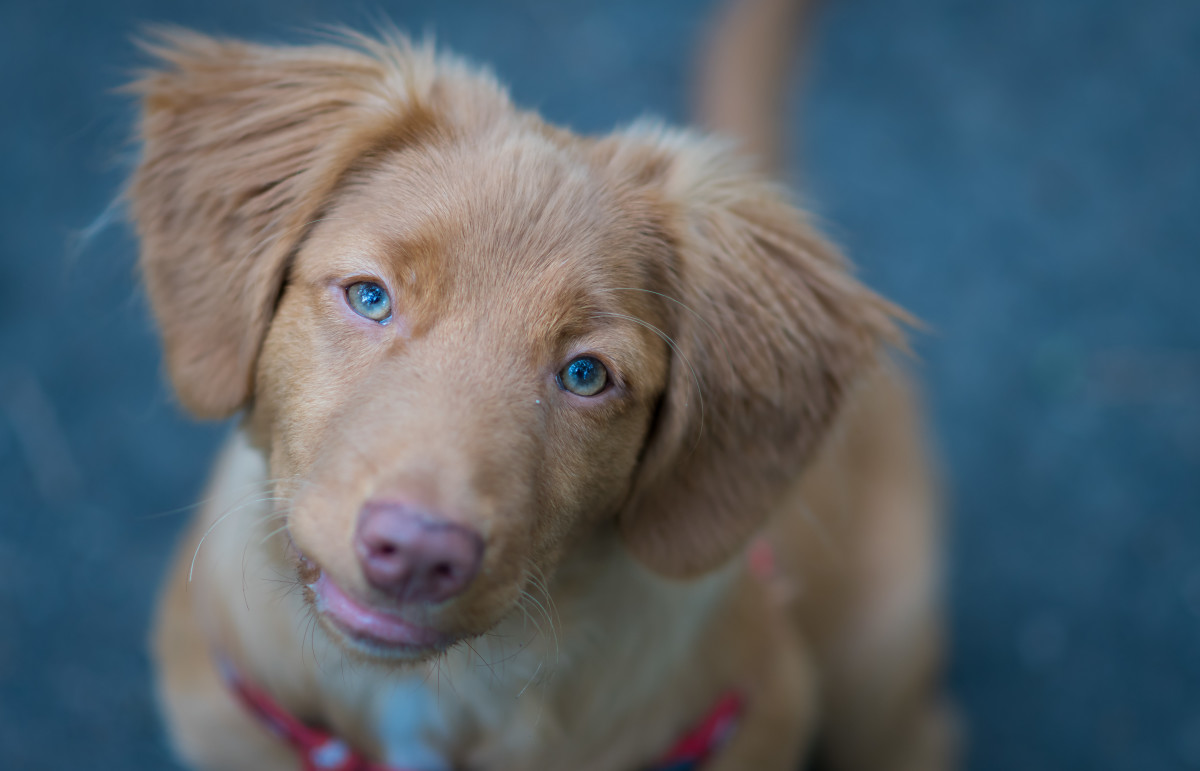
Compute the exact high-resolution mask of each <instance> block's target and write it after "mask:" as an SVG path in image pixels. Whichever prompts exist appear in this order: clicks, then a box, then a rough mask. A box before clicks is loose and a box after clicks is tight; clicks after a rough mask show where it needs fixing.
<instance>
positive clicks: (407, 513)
mask: <svg viewBox="0 0 1200 771" xmlns="http://www.w3.org/2000/svg"><path fill="white" fill-rule="evenodd" d="M354 549H355V551H356V552H357V553H358V561H359V563H360V564H361V565H362V570H363V575H365V576H366V578H367V581H368V582H370V584H371V586H374V587H375V588H376V589H379V590H380V591H383V592H387V593H388V594H390V595H392V596H393V597H395V598H396V599H399V600H402V601H404V602H441V601H442V600H448V599H450V598H451V597H453V596H455V595H457V594H459V593H461V592H462V590H463V589H465V588H466V587H467V584H469V583H470V582H471V579H472V578H474V577H475V573H477V572H478V571H479V561H480V558H481V557H482V555H483V539H482V538H481V537H480V536H479V533H477V532H475V531H474V530H472V529H470V528H468V527H465V526H463V525H459V524H457V523H454V522H451V521H449V520H447V519H444V518H442V517H439V516H437V515H436V514H431V513H430V512H428V511H425V510H422V509H420V508H416V507H412V506H408V505H405V504H402V503H394V502H391V501H368V502H367V503H365V504H364V505H363V507H362V511H360V512H359V514H358V530H357V532H356V533H355V537H354Z"/></svg>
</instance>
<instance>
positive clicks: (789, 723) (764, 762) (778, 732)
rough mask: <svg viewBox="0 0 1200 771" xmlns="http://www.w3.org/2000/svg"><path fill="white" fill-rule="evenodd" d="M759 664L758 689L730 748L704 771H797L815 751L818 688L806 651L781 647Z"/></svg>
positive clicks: (750, 696)
mask: <svg viewBox="0 0 1200 771" xmlns="http://www.w3.org/2000/svg"><path fill="white" fill-rule="evenodd" d="M768 661H769V663H767V664H760V667H761V670H760V671H759V672H757V673H756V675H757V676H756V678H755V681H754V682H755V685H754V687H753V688H752V690H750V691H749V692H748V693H747V694H746V696H747V701H746V707H745V711H744V712H743V714H742V717H741V719H740V721H739V722H738V725H737V728H736V730H735V731H734V733H733V734H732V736H731V737H730V738H729V741H728V743H727V744H726V745H725V746H724V747H723V748H722V749H721V750H720V752H718V753H717V754H716V755H715V756H713V758H712V760H711V761H710V762H709V764H708V765H706V766H705V767H704V768H705V771H746V770H747V769H754V770H755V771H796V769H798V768H800V767H801V765H800V764H801V762H802V759H803V758H804V757H805V755H806V754H807V753H808V751H809V750H810V749H811V745H812V742H813V738H814V736H815V735H816V724H817V683H816V676H815V670H814V668H813V666H812V663H811V661H810V660H809V657H808V654H807V652H806V651H805V650H804V648H803V647H801V646H799V645H791V646H789V645H786V644H780V645H779V646H778V651H777V655H774V656H771V657H770V658H769V659H768Z"/></svg>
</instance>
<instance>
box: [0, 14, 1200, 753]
mask: <svg viewBox="0 0 1200 771" xmlns="http://www.w3.org/2000/svg"><path fill="white" fill-rule="evenodd" d="M711 10H712V6H711V4H710V3H706V2H695V1H694V0H669V1H660V2H654V3H646V2H634V1H633V0H610V1H609V2H606V3H603V4H601V3H596V4H576V3H568V2H557V1H554V0H522V1H520V2H508V3H500V2H484V1H483V0H476V1H475V2H458V3H451V2H441V3H435V2H432V0H430V1H429V2H390V3H388V2H382V3H378V4H375V3H372V4H364V3H345V4H343V3H337V2H332V1H330V2H317V1H316V0H288V1H287V2H284V1H283V0H261V1H257V0H256V1H252V2H247V1H246V0H236V1H235V0H210V2H207V3H204V4H199V3H195V4H185V3H167V2H151V1H150V0H108V1H107V2H103V3H97V2H83V1H82V0H41V1H40V2H36V3H34V2H27V3H16V2H12V0H9V1H8V2H7V3H5V5H4V6H3V7H2V8H0V72H2V73H3V77H2V78H0V104H2V105H3V113H2V117H0V768H4V769H84V768H86V769H93V770H102V769H133V768H138V769H141V768H172V767H173V766H172V761H171V759H170V757H169V754H168V752H167V750H166V749H165V747H164V744H163V741H162V736H161V732H160V729H159V726H158V723H157V718H156V713H155V709H154V706H153V703H152V699H151V695H150V689H149V682H148V664H147V657H146V652H145V644H144V637H145V633H144V630H145V629H146V626H147V623H148V615H149V609H150V604H151V599H152V596H153V594H154V592H155V587H156V584H157V581H158V579H159V576H160V574H161V573H162V571H163V569H164V567H165V564H166V560H167V556H168V552H169V549H170V548H171V545H172V543H173V541H174V539H175V537H176V535H177V533H178V532H179V530H180V528H181V526H182V524H183V521H184V515H182V514H180V513H177V512H176V510H178V509H179V508H180V507H183V506H186V505H187V504H189V503H191V502H193V501H194V500H195V499H196V498H197V496H198V495H199V493H200V490H201V485H202V483H203V479H204V475H205V473H206V471H207V467H208V464H209V459H210V456H211V455H212V453H213V451H214V448H215V447H216V445H217V443H218V442H219V441H220V439H221V437H222V436H223V435H224V433H225V431H226V430H227V429H226V427H224V426H213V425H201V424H196V423H193V422H190V421H189V420H187V419H186V418H184V417H183V416H181V414H180V413H179V411H178V409H177V408H176V407H175V406H174V404H173V402H172V399H171V396H170V395H169V392H168V391H167V389H166V387H165V384H164V379H163V376H162V368H161V363H160V358H159V353H158V350H157V348H156V340H155V336H154V334H153V331H152V328H151V325H150V322H149V316H148V312H147V310H146V308H145V303H144V301H143V299H142V296H141V294H140V292H139V290H138V288H137V283H136V276H135V271H134V254H135V251H134V244H133V243H132V240H131V238H130V236H129V232H128V229H127V228H126V227H125V226H124V224H123V223H122V222H121V219H120V213H119V212H116V213H113V212H111V211H109V210H108V207H109V204H110V202H111V201H112V200H113V199H114V197H115V196H116V195H117V193H118V190H119V188H120V186H121V183H122V179H123V178H124V176H125V174H126V173H127V172H128V170H129V166H130V163H131V159H132V157H133V152H134V149H133V147H132V146H131V145H130V144H129V142H128V139H127V137H128V134H129V125H130V122H131V109H130V107H131V106H130V104H129V102H128V100H127V99H125V98H124V97H121V96H118V95H115V94H114V93H113V89H114V88H115V87H116V86H118V85H119V84H121V83H122V82H123V81H125V80H126V79H127V76H128V73H129V72H130V71H131V69H132V68H133V67H135V66H136V65H137V64H138V62H139V59H138V57H137V55H136V54H135V53H134V52H133V49H132V47H131V45H130V43H129V37H130V34H131V32H132V31H133V30H134V29H135V28H136V25H138V24H139V23H140V22H143V21H168V22H174V23H179V24H184V25H192V26H196V27H198V28H200V29H202V30H205V31H209V32H220V33H229V34H237V35H247V36H253V37H257V38H268V39H285V40H294V39H297V38H298V37H300V36H299V35H298V34H297V30H299V29H302V28H306V27H310V26H312V25H313V24H316V23H336V22H344V23H348V24H351V25H355V26H359V27H369V26H370V25H371V24H372V23H373V21H377V20H378V19H379V18H380V17H381V15H386V16H388V17H390V18H391V19H392V20H394V21H395V22H396V23H397V24H398V25H400V26H402V27H406V28H408V29H411V30H414V31H416V32H422V31H426V30H432V31H435V32H436V33H437V36H438V37H439V39H440V40H441V41H442V42H443V43H444V44H446V45H448V46H449V47H452V48H454V49H456V50H458V51H460V52H462V53H464V54H467V55H468V56H470V57H472V58H474V59H476V60H479V61H483V62H490V63H492V64H493V65H494V66H495V68H496V70H497V71H498V72H499V74H500V75H501V77H502V78H503V79H504V80H506V81H508V82H509V83H511V84H512V90H513V93H514V95H515V97H516V99H517V101H518V102H520V103H522V104H524V105H527V106H530V107H534V108H537V109H540V110H541V111H542V112H543V113H544V114H545V115H546V116H547V117H549V118H550V119H551V120H554V121H557V122H562V123H565V124H568V125H570V126H572V127H574V128H576V129H580V130H583V131H589V132H599V131H604V130H606V129H608V128H610V127H611V126H613V125H614V124H618V123H621V122H626V121H629V120H631V119H633V118H635V117H638V116H640V115H643V114H645V113H653V114H658V115H661V116H664V117H666V118H668V119H670V120H672V121H682V120H685V119H686V117H687V105H688V86H689V85H690V78H691V74H692V67H691V62H692V61H693V54H694V52H695V45H696V43H697V41H698V40H699V37H700V33H701V31H702V28H703V24H704V22H705V21H706V20H707V19H708V17H709V15H710V12H711ZM812 37H813V41H814V47H813V50H812V54H811V57H810V60H809V67H808V68H807V85H806V86H805V87H803V88H802V87H801V85H800V83H799V82H798V83H797V85H796V89H795V92H796V97H797V98H796V100H795V101H796V104H795V105H794V107H792V108H791V112H792V114H793V116H794V118H795V119H796V124H795V127H796V130H795V132H794V133H795V135H796V138H797V142H798V143H799V144H798V146H797V148H796V151H795V153H794V155H793V157H794V158H795V162H794V163H793V168H792V169H791V170H790V178H791V179H792V180H793V181H798V182H799V183H800V184H801V185H802V187H803V190H804V193H805V197H806V199H807V200H809V201H810V202H811V205H812V207H813V208H814V210H815V211H816V212H817V213H818V214H819V216H820V217H821V219H822V220H823V222H824V223H825V226H826V228H827V230H828V231H829V232H831V234H832V235H833V236H834V238H835V239H837V240H838V241H840V242H841V243H842V244H843V245H844V246H845V247H846V249H847V250H848V251H849V253H850V254H851V256H852V257H853V258H854V259H855V260H856V261H857V262H858V263H859V264H860V265H861V266H862V271H863V274H864V276H865V277H866V280H867V281H868V282H869V283H871V284H872V285H873V286H875V287H877V288H879V289H881V290H882V291H883V292H884V293H885V294H887V295H889V296H891V297H892V298H894V299H896V300H898V301H899V302H900V303H902V304H903V305H905V306H907V307H908V308H910V309H912V310H913V311H914V312H915V313H916V314H917V315H919V316H920V317H922V318H923V319H924V320H926V321H927V322H928V324H929V325H930V327H931V332H930V333H928V334H926V335H924V336H922V337H921V338H920V339H919V341H918V344H917V349H918V352H919V353H920V355H921V358H922V362H923V363H922V367H923V372H924V378H925V380H926V382H927V384H928V393H929V397H928V402H929V404H930V410H931V412H932V416H933V421H934V425H935V430H936V432H937V436H938V439H939V442H940V444H941V446H942V448H943V450H944V455H945V460H946V467H947V472H948V474H947V476H948V478H949V480H950V482H951V484H952V487H953V490H954V518H955V519H954V525H953V531H952V538H951V547H952V550H951V554H952V571H951V581H950V593H951V598H952V606H953V634H954V643H955V647H954V660H953V664H952V668H951V684H952V686H953V688H954V691H955V692H956V694H957V697H958V698H959V700H960V701H961V704H962V706H963V708H964V711H965V714H966V717H967V719H968V721H969V729H970V735H971V741H970V750H969V761H970V762H969V766H970V768H972V769H979V770H980V771H992V770H995V771H1000V770H1006V771H1007V770H1009V769H1021V771H1039V770H1041V769H1131V770H1134V769H1136V770H1137V771H1147V770H1152V769H1177V768H1178V769H1183V768H1197V767H1200V311H1198V310H1197V307H1196V304H1197V298H1198V297H1200V3H1198V2H1195V1H1194V0H1139V2H1128V1H1127V0H904V1H903V2H899V1H898V0H829V2H827V3H825V4H824V6H823V7H822V8H821V9H820V11H819V13H818V14H817V18H816V19H815V22H814V30H813V35H812ZM106 212H107V214H113V215H114V216H115V220H114V222H113V223H112V226H111V227H107V228H104V227H101V226H102V225H104V224H105V222H106V216H107V215H106ZM89 228H90V229H89ZM93 231H94V232H93ZM172 512H176V513H172Z"/></svg>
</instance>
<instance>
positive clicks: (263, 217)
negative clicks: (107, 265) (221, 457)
mask: <svg viewBox="0 0 1200 771" xmlns="http://www.w3.org/2000/svg"><path fill="white" fill-rule="evenodd" d="M346 42H347V43H348V45H316V46H290V47H289V46H279V47H276V46H265V45H256V44H252V43H243V42H240V41H233V40H220V39H215V38H210V37H206V36H204V35H200V34H197V33H192V32H185V31H179V30H172V31H163V32H159V33H152V38H151V40H150V42H148V43H147V44H146V45H145V47H146V48H147V49H148V51H149V52H150V53H151V54H153V55H154V57H155V58H156V59H157V62H156V66H155V67H154V68H153V69H151V70H149V71H147V72H145V73H143V77H141V78H140V79H139V80H138V81H137V82H135V83H133V84H132V85H131V86H130V87H129V91H130V92H132V93H134V94H137V95H138V96H140V97H141V108H142V109H141V120H140V122H139V139H140V140H141V142H142V153H141V159H140V162H139V164H138V166H137V169H136V171H135V172H134V175H133V178H132V180H131V183H130V185H129V189H128V192H127V197H128V201H129V204H130V207H129V208H130V214H131V215H132V217H133V220H134V222H135V223H136V225H137V231H138V235H139V237H140V239H141V260H140V262H141V267H142V272H143V275H144V278H145V282H146V289H147V292H148V295H149V298H150V305H151V308H152V310H153V311H154V315H155V317H156V318H157V320H158V323H159V327H160V328H161V330H162V336H163V344H164V348H165V353H166V364H167V369H168V371H169V373H170V375H171V380H172V381H173V382H174V384H175V390H176V392H177V394H178V395H179V399H180V401H181V402H182V403H183V405H184V406H185V407H186V408H188V409H189V410H191V411H192V412H193V413H195V414H196V415H198V416H201V417H225V416H227V415H229V414H231V413H233V412H235V411H236V410H238V409H240V408H241V407H243V406H244V405H245V404H246V403H247V402H248V400H249V399H250V395H251V393H252V383H253V379H254V371H255V364H256V360H257V357H258V352H259V348H260V346H261V343H262V341H263V338H264V336H265V335H266V332H267V328H268V325H269V323H270V321H271V318H272V315H273V313H274V308H275V303H276V300H277V298H278V297H279V294H280V292H281V289H282V286H283V282H284V276H285V274H286V272H287V268H288V261H289V259H290V257H291V255H292V254H293V253H294V252H295V250H296V249H297V248H298V245H299V244H300V243H301V242H302V241H303V239H304V237H305V235H306V233H307V230H308V228H309V226H310V225H311V224H312V223H313V222H314V221H316V220H318V219H319V218H320V217H321V216H323V215H322V209H323V206H325V205H326V204H327V202H328V200H329V198H330V196H331V195H332V194H333V192H334V191H335V189H336V188H337V186H338V185H339V184H340V183H341V182H342V181H343V180H344V179H345V178H346V177H347V175H348V174H349V172H350V170H351V169H352V168H353V167H354V166H355V164H358V163H360V162H365V161H369V160H370V158H371V157H372V156H373V155H376V154H381V153H382V152H383V151H384V150H388V149H397V148H399V147H401V146H403V145H404V144H405V143H409V142H415V141H417V138H418V137H419V136H421V133H422V131H423V130H425V133H429V131H428V130H427V129H428V127H429V126H432V125H433V119H432V118H431V117H430V116H431V114H432V113H431V112H430V110H429V109H427V108H426V107H424V106H423V105H422V103H421V102H422V99H423V98H424V94H422V93H418V92H417V84H418V83H420V84H421V85H420V88H422V89H424V91H425V92H432V91H433V89H434V86H438V87H440V88H441V89H442V91H446V90H447V88H449V87H450V86H449V85H447V84H442V83H439V82H437V81H436V79H435V78H434V77H433V75H432V73H433V71H434V67H433V56H432V53H431V51H430V50H429V49H427V48H421V49H419V50H417V49H413V48H412V47H411V46H409V45H408V44H407V42H405V41H404V40H402V39H400V38H396V39H395V40H389V41H385V42H374V41H371V40H368V39H366V38H355V37H353V36H347V38H346ZM418 70H419V72H418ZM493 90H494V91H495V94H491V93H485V94H482V95H479V96H478V97H477V101H480V100H486V99H492V101H498V100H499V99H500V97H499V96H498V94H499V93H500V92H499V90H498V89H493ZM481 112H482V110H481Z"/></svg>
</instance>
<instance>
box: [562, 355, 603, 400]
mask: <svg viewBox="0 0 1200 771" xmlns="http://www.w3.org/2000/svg"><path fill="white" fill-rule="evenodd" d="M558 384H559V385H561V386H562V387H563V388H565V389H566V390H568V391H570V392H571V393H573V394H578V395H579V396H595V395H596V394H598V393H600V392H601V391H603V390H604V386H606V385H607V384H608V370H606V369H605V368H604V365H603V364H601V363H600V360H599V359H596V358H594V357H592V356H580V357H579V358H578V359H572V360H571V361H570V362H569V363H568V364H567V366H565V367H563V368H562V372H559V373H558Z"/></svg>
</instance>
